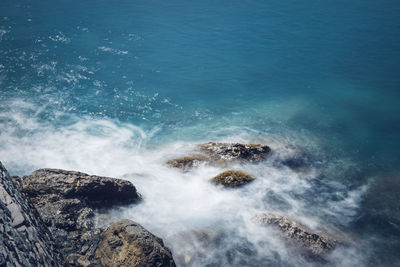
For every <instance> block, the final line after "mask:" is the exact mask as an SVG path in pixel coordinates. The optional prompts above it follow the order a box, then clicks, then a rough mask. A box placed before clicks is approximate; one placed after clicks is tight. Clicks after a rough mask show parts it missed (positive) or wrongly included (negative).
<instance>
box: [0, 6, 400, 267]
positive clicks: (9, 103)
mask: <svg viewBox="0 0 400 267" xmlns="http://www.w3.org/2000/svg"><path fill="white" fill-rule="evenodd" d="M399 12H400V4H399V3H398V2H397V1H394V0H384V1H379V2H378V1H371V0H363V1H361V0H354V1H350V2H349V1H342V0H336V1H330V0H328V1H316V0H312V1H294V0H287V1H275V0H272V1H255V0H242V1H236V0H234V1H222V0H220V1H181V0H171V1H157V0H148V1H144V0H143V1H142V0H139V1H138V0H130V1H129V0H121V1H111V0H109V1H104V0H101V1H66V0H59V1H47V0H45V1H21V0H14V1H10V0H2V1H1V2H0V160H1V161H2V162H3V163H4V164H5V166H6V167H7V168H8V169H9V171H10V172H11V174H13V175H24V174H28V173H30V172H31V171H33V170H35V169H37V168H44V167H51V168H64V169H74V170H79V171H85V172H89V173H92V174H101V175H109V176H113V177H121V178H125V179H130V180H132V181H133V182H134V183H135V184H136V185H137V186H138V187H139V190H141V192H143V194H144V196H145V197H146V198H147V199H148V201H147V202H146V201H145V202H144V204H143V205H142V206H140V205H139V206H138V207H132V208H131V209H129V210H125V211H122V212H120V213H118V214H116V215H115V216H128V217H131V218H132V219H134V220H137V221H138V222H140V223H142V224H143V225H145V226H146V227H147V228H149V229H150V230H152V231H155V232H156V233H157V234H159V235H160V236H161V237H163V238H164V239H165V240H166V242H167V244H170V246H171V247H172V250H173V252H174V253H175V252H176V253H178V254H179V253H181V252H182V251H179V249H178V248H177V247H176V246H177V245H174V244H181V243H180V242H181V241H182V240H181V239H179V238H178V239H177V238H176V236H177V235H178V234H177V233H178V232H179V231H184V230H187V231H189V230H191V229H189V225H195V226H194V227H195V228H196V227H198V228H202V227H203V228H204V227H205V228H207V227H211V225H213V224H214V223H216V222H215V221H213V220H211V218H214V217H215V214H219V215H221V216H222V217H223V218H219V217H218V216H217V218H216V221H217V223H221V222H224V223H225V224H229V225H231V226H230V227H227V229H228V230H227V231H228V232H229V231H231V232H234V233H235V232H236V234H233V236H236V237H235V238H233V239H232V240H229V244H230V245H232V246H233V247H234V245H238V244H239V243H240V242H242V243H243V244H250V245H248V246H245V245H244V246H245V247H246V248H247V249H249V251H250V252H248V253H247V254H246V253H245V252H243V250H240V249H239V250H238V249H236V248H231V250H229V249H226V250H227V251H225V250H223V249H222V248H221V247H218V249H216V250H215V251H216V252H215V253H216V254H213V253H210V254H209V255H212V256H210V258H206V259H203V260H202V261H197V262H195V263H194V264H195V265H196V264H197V265H196V266H205V265H207V264H211V265H212V264H214V265H225V266H226V265H236V266H246V265H247V266H257V265H258V266H260V265H259V264H266V265H301V264H305V263H304V261H306V260H305V259H303V258H301V257H298V258H297V257H292V256H293V255H291V254H290V253H291V252H287V251H286V249H284V248H282V247H281V246H280V245H279V241H278V240H277V238H272V237H271V236H270V233H268V234H266V236H265V238H264V241H265V240H267V241H265V242H267V243H266V244H267V245H266V244H264V245H259V244H260V242H261V241H260V240H258V239H257V238H255V236H257V234H255V235H253V234H254V233H253V232H254V231H255V232H256V233H259V231H261V230H260V229H255V228H254V227H250V226H248V222H247V221H246V218H247V217H249V216H250V213H251V212H250V211H252V212H258V211H262V210H267V211H268V210H269V211H279V212H281V213H282V212H283V213H286V214H288V215H292V216H295V217H297V218H299V220H302V221H303V222H304V223H305V224H308V226H310V227H312V226H318V225H323V224H325V223H327V224H332V225H334V226H335V227H338V228H340V229H341V230H342V231H344V232H346V233H348V234H349V235H351V236H353V238H354V239H355V240H357V241H355V243H356V244H355V245H354V246H352V250H349V251H352V252H351V253H350V252H349V253H347V254H346V253H344V252H343V251H339V252H337V251H336V252H335V253H336V254H334V255H336V256H332V259H330V260H329V264H331V265H343V264H345V265H346V264H347V265H370V266H375V265H387V266H391V265H396V264H400V259H399V257H398V255H397V254H398V251H399V249H400V243H399V241H398V240H399V239H400V230H399V229H400V228H399V227H400V210H399V209H400V208H399V204H398V203H400V202H399V201H400V199H399V196H398V192H399V190H400V181H399V175H400V174H399V164H400V160H399V153H398V151H399V149H400V140H399V136H400V127H399V125H400V115H399V114H400V105H399V100H400V95H399V94H400V92H399V85H400V75H399V73H400V63H399V62H400V49H399V47H398V43H399V42H400V19H399V16H398V14H399ZM210 140H211V141H214V140H220V141H232V142H239V141H240V142H263V143H267V144H269V145H271V146H272V147H273V148H275V149H276V150H277V151H279V152H278V153H277V154H278V155H283V154H285V153H288V151H289V150H290V149H288V148H292V147H294V148H296V149H297V150H301V151H306V152H307V154H309V155H310V157H311V158H312V160H311V161H312V163H311V165H312V172H311V174H308V175H305V176H302V175H299V174H297V173H295V172H293V171H290V170H287V169H280V168H276V167H275V165H274V162H273V160H270V161H268V162H266V163H265V164H261V165H257V166H246V168H248V169H249V170H251V171H253V172H254V173H256V174H257V175H258V177H259V178H260V180H259V182H258V184H256V185H257V186H255V185H254V186H252V187H249V189H248V190H247V191H246V190H244V191H239V192H237V193H234V195H232V194H229V193H226V192H221V191H218V190H219V189H218V190H217V189H215V188H213V187H211V186H210V185H209V184H208V183H207V179H208V178H210V176H213V175H215V173H218V171H221V170H219V169H213V168H208V167H204V168H201V169H200V170H197V171H195V172H193V173H192V174H190V175H188V174H182V173H179V172H177V171H175V170H171V169H169V168H166V167H165V166H164V165H163V163H164V162H165V161H166V160H167V159H170V158H173V157H175V156H180V155H184V154H186V153H190V149H188V148H192V147H194V144H196V143H201V142H206V141H210ZM282 181H284V182H282ZM285 185H287V187H285ZM164 187H165V188H167V189H168V192H166V190H163V189H164ZM174 190H177V191H174ZM215 190H217V191H215ZM152 192H153V193H152ZM235 194H236V195H235ZM207 196H213V198H211V199H209V200H207V201H204V198H206V197H207ZM163 199H169V203H170V205H166V206H163V205H160V204H159V203H160V202H163ZM180 203H187V204H186V205H183V206H182V207H183V208H182V209H179V208H177V206H179V205H180ZM229 203H231V204H229ZM237 203H240V204H237ZM219 205H223V208H221V207H220V206H219ZM253 209H254V210H253ZM193 211H197V212H193ZM236 213H240V214H241V215H239V216H236V215H235V214H236ZM156 214H159V215H160V216H157V215H156ZM232 221H234V223H229V222H232ZM179 222H181V224H179ZM173 225H174V227H173ZM175 226H176V227H175ZM166 228H168V229H173V230H171V231H166V230H165V229H166ZM163 229H164V230H163ZM238 229H247V231H244V230H243V231H244V232H246V234H244V233H237V231H238ZM252 231H253V232H252ZM252 233H253V234H252ZM178 236H179V235H178ZM256 239H257V240H256ZM243 240H245V241H243ZM174 242H175V243H174ZM261 243H262V242H261ZM224 244H225V243H224ZM185 245H186V246H188V247H190V245H189V244H187V243H186V244H183V245H182V246H183V247H184V246H185ZM225 245H226V244H225ZM252 246H253V247H252ZM282 246H284V245H282ZM222 247H223V246H222ZM226 247H229V246H226ZM266 247H267V248H266ZM214 249H215V248H214ZM232 251H233V252H232ZM246 251H247V250H246ZM182 253H183V254H185V253H188V252H187V251H184V252H182ZM243 253H244V254H243ZM287 253H289V254H287ZM228 254H229V255H231V256H229V257H228V256H227V257H225V256H224V257H222V256H221V255H228ZM219 257H220V258H221V261H220V262H215V261H214V260H213V259H211V258H214V259H215V258H219ZM238 259H242V261H240V260H238ZM339 259H340V260H339ZM352 260H353V261H352ZM307 264H309V263H307Z"/></svg>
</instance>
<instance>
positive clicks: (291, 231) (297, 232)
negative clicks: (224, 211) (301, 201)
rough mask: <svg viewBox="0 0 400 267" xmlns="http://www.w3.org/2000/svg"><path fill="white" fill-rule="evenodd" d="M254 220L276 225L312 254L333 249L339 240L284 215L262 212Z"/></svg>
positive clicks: (289, 238)
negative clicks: (315, 231)
mask: <svg viewBox="0 0 400 267" xmlns="http://www.w3.org/2000/svg"><path fill="white" fill-rule="evenodd" d="M253 221H254V222H256V223H258V224H261V225H265V226H267V225H270V226H272V227H275V228H276V229H278V230H279V231H280V232H281V233H282V235H283V236H284V237H285V238H287V239H288V240H290V241H293V242H294V243H296V244H297V245H298V246H299V247H300V248H301V249H303V250H305V251H306V252H307V253H310V254H311V255H312V256H321V255H323V254H325V253H327V252H328V251H330V250H332V249H333V248H334V247H335V245H337V243H338V241H337V240H335V239H333V238H331V237H328V236H326V235H323V234H317V233H314V232H313V231H312V230H310V229H308V228H307V227H305V226H303V225H301V224H299V223H297V222H294V221H291V220H289V219H288V218H286V217H284V216H279V215H274V214H268V213H262V214H258V215H256V216H255V217H254V218H253Z"/></svg>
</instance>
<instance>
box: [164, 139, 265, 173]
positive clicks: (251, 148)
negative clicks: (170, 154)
mask: <svg viewBox="0 0 400 267" xmlns="http://www.w3.org/2000/svg"><path fill="white" fill-rule="evenodd" d="M195 153H198V154H197V155H191V156H186V157H180V158H176V159H172V160H168V161H167V162H166V164H167V165H169V166H171V167H174V168H178V169H182V170H184V171H188V170H190V169H191V168H193V167H197V166H199V165H201V164H202V163H203V164H211V165H219V166H221V165H222V166H227V165H229V164H230V163H237V162H239V163H242V162H243V163H245V162H247V163H257V162H260V161H262V160H264V159H266V158H267V157H268V156H269V155H270V154H271V148H270V147H268V146H264V145H260V144H239V143H216V142H208V143H205V144H201V145H199V146H198V148H197V150H196V151H195Z"/></svg>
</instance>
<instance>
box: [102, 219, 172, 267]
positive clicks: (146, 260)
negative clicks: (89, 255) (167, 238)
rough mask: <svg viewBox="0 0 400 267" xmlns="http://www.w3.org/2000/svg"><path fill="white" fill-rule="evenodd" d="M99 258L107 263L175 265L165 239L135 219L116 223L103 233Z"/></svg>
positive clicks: (103, 263) (111, 265) (144, 266)
mask: <svg viewBox="0 0 400 267" xmlns="http://www.w3.org/2000/svg"><path fill="white" fill-rule="evenodd" d="M96 258H97V259H98V260H99V261H100V262H101V263H102V265H103V266H109V267H114V266H115V267H117V266H118V267H119V266H121V267H124V266H132V267H135V266H137V267H147V266H149V267H150V266H160V267H161V266H165V267H167V266H171V267H172V266H175V263H174V260H173V258H172V254H171V252H170V251H169V249H168V248H166V247H165V246H164V243H163V241H162V240H161V239H160V238H158V237H156V236H154V235H153V234H151V233H150V232H148V231H147V230H146V229H144V228H143V227H142V226H140V225H139V224H137V223H135V222H133V221H131V220H121V221H119V222H116V223H113V224H112V225H111V226H109V227H108V228H107V230H105V231H104V232H103V233H102V234H101V241H100V243H99V247H98V249H97V251H96Z"/></svg>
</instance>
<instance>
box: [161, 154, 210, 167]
mask: <svg viewBox="0 0 400 267" xmlns="http://www.w3.org/2000/svg"><path fill="white" fill-rule="evenodd" d="M207 161H208V158H207V157H205V156H202V155H194V156H186V157H181V158H176V159H172V160H168V161H167V162H166V164H167V165H169V166H171V167H174V168H178V169H181V170H183V171H188V170H190V169H191V168H193V167H198V166H200V164H202V163H206V162H207Z"/></svg>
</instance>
